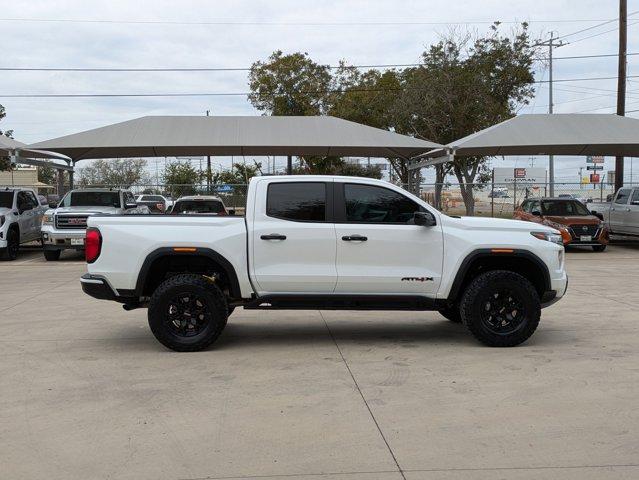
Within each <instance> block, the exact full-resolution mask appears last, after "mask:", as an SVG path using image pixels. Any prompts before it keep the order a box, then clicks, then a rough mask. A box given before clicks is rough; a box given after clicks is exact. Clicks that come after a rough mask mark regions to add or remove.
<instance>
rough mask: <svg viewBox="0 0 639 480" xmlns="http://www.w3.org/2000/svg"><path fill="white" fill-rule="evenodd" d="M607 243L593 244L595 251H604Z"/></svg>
mask: <svg viewBox="0 0 639 480" xmlns="http://www.w3.org/2000/svg"><path fill="white" fill-rule="evenodd" d="M606 247H607V245H593V246H592V249H593V250H594V251H595V252H603V251H604V250H605V249H606Z"/></svg>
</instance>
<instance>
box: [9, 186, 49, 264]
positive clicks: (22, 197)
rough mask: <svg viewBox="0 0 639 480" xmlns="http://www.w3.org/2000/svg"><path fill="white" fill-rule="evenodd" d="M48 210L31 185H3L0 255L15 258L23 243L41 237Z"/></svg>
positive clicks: (10, 258)
mask: <svg viewBox="0 0 639 480" xmlns="http://www.w3.org/2000/svg"><path fill="white" fill-rule="evenodd" d="M45 201H46V200H45ZM46 209H47V205H46V203H45V204H41V203H40V201H39V199H38V196H37V195H36V193H35V191H33V190H32V189H30V188H16V187H0V258H2V257H4V258H6V259H8V260H15V258H16V257H17V256H18V251H19V249H20V244H22V243H28V242H33V241H35V240H39V239H40V223H41V222H42V215H43V214H44V212H45V211H46Z"/></svg>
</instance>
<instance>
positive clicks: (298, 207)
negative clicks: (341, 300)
mask: <svg viewBox="0 0 639 480" xmlns="http://www.w3.org/2000/svg"><path fill="white" fill-rule="evenodd" d="M332 186H333V182H332V181H327V182H324V181H322V182H318V181H317V180H315V181H295V182H265V181H262V182H259V183H258V185H257V190H256V198H257V199H261V200H259V201H256V205H255V211H254V217H253V219H247V221H251V220H252V222H253V225H252V238H251V240H252V241H251V243H250V244H249V259H250V260H249V261H250V263H251V271H252V272H253V278H254V279H255V281H256V282H257V285H256V288H257V289H258V291H259V293H260V294H267V293H279V294H282V293H324V294H325V293H332V292H333V290H334V288H335V283H336V282H337V269H336V267H335V225H334V224H333V223H332V214H333V209H332ZM264 199H266V201H264ZM249 231H251V228H249Z"/></svg>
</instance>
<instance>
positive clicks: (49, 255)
mask: <svg viewBox="0 0 639 480" xmlns="http://www.w3.org/2000/svg"><path fill="white" fill-rule="evenodd" d="M61 253H62V250H44V259H45V260H46V261H47V262H55V261H57V260H60V254H61Z"/></svg>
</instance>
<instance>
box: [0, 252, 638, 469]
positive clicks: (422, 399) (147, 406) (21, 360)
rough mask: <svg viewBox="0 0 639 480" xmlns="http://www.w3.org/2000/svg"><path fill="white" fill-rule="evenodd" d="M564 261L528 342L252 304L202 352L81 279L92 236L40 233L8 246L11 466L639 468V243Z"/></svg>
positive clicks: (405, 316)
mask: <svg viewBox="0 0 639 480" xmlns="http://www.w3.org/2000/svg"><path fill="white" fill-rule="evenodd" d="M567 262H568V267H567V268H568V273H569V275H570V286H569V288H568V293H567V296H566V298H565V299H563V300H562V301H560V302H559V303H557V304H556V305H554V306H552V307H550V308H548V309H546V310H544V311H543V314H542V322H541V324H540V328H539V330H538V331H537V333H536V334H535V335H534V336H533V337H532V339H531V340H530V341H528V342H527V343H526V344H524V345H522V346H520V347H517V348H511V349H491V348H487V347H484V346H481V345H480V344H478V343H477V342H475V341H474V340H473V339H472V337H471V336H470V335H469V334H468V333H467V332H466V331H465V328H464V327H463V326H462V325H457V324H453V323H450V322H448V321H446V320H444V319H443V318H442V317H440V316H439V314H437V313H436V312H405V313H404V312H339V311H321V312H320V311H277V312H275V311H274V312H268V311H242V310H241V309H240V310H238V311H236V312H235V313H234V314H233V315H232V316H231V318H230V320H229V324H228V327H227V328H226V330H225V332H224V333H223V335H222V337H221V338H220V340H219V341H218V342H217V343H216V344H214V345H213V346H212V348H210V349H209V350H208V351H204V352H199V353H188V354H187V353H175V352H171V351H168V350H166V349H165V348H164V347H162V345H160V344H159V343H158V342H157V341H156V340H155V338H154V337H153V336H152V334H151V333H150V331H149V329H148V326H147V324H146V311H145V310H136V311H132V312H125V311H123V310H122V308H121V307H120V306H119V305H118V304H115V303H113V302H100V301H97V300H94V299H92V298H90V297H88V296H86V295H84V294H83V293H82V291H81V288H80V284H79V280H78V278H79V276H80V275H81V274H82V273H84V271H85V266H84V262H83V260H82V258H81V257H80V256H78V255H77V254H74V253H65V255H63V258H62V260H61V261H60V262H55V263H46V262H44V260H43V259H42V253H41V252H39V251H37V250H31V251H27V252H25V253H22V254H21V256H20V257H19V258H18V260H17V261H14V262H2V263H0V311H1V312H2V313H1V315H0V478H3V479H4V478H6V479H12V480H17V479H42V478H46V479H48V480H52V479H65V480H68V479H83V480H85V479H101V478H111V479H172V480H173V479H204V478H210V479H223V478H268V479H291V478H300V479H307V478H308V479H310V478H322V479H329V480H334V479H340V480H342V479H349V480H350V479H353V480H358V479H362V480H373V479H375V480H377V479H401V478H406V479H411V480H422V479H433V480H447V479H458V478H462V479H497V478H507V479H538V478H570V479H613V478H614V479H620V478H628V479H630V478H633V479H634V478H639V400H638V399H639V313H638V312H639V269H638V268H637V265H638V264H639V248H638V247H636V246H632V245H625V246H611V247H610V248H609V249H608V250H607V251H606V252H604V253H593V252H592V251H589V250H583V251H573V252H569V253H568V255H567Z"/></svg>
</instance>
